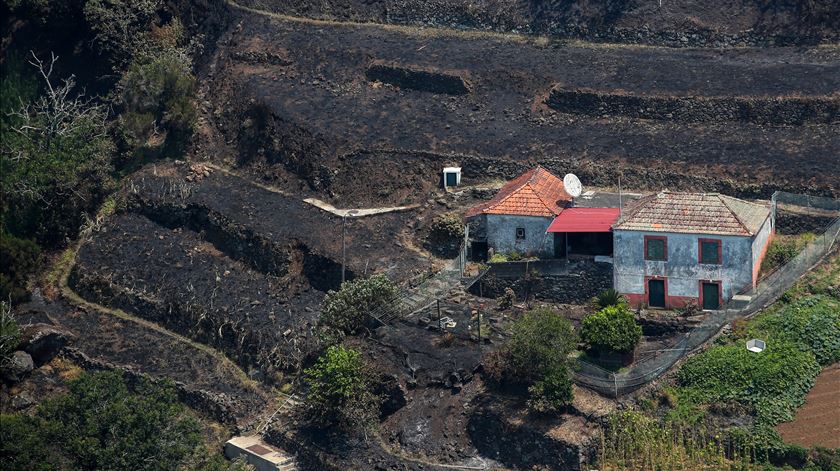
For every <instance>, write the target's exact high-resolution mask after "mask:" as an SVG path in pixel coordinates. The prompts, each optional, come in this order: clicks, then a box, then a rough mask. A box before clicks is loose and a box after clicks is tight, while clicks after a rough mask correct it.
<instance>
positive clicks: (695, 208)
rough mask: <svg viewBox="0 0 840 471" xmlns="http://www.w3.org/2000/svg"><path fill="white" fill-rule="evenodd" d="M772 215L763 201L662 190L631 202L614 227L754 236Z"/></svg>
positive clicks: (715, 194)
mask: <svg viewBox="0 0 840 471" xmlns="http://www.w3.org/2000/svg"><path fill="white" fill-rule="evenodd" d="M769 215H770V209H769V208H768V207H767V206H765V205H761V204H756V203H750V202H747V201H743V200H739V199H737V198H732V197H730V196H724V195H720V194H717V193H672V192H668V191H663V192H660V193H657V194H654V195H650V196H646V197H644V198H641V199H639V200H638V201H636V202H635V203H633V204H632V206H631V207H630V208H628V209H627V210H626V211H625V212H624V216H623V217H622V219H621V220H620V221H618V223H616V224H615V226H614V228H615V229H626V230H636V231H653V232H681V233H698V234H721V235H753V234H755V233H756V232H758V230H759V229H760V228H761V226H762V224H764V221H766V220H767V218H768V217H769Z"/></svg>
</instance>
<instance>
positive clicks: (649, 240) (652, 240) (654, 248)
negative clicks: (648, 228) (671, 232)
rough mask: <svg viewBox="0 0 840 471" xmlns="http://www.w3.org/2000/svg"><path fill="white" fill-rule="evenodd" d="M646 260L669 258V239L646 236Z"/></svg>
mask: <svg viewBox="0 0 840 471" xmlns="http://www.w3.org/2000/svg"><path fill="white" fill-rule="evenodd" d="M645 260H659V261H664V260H668V239H666V238H665V237H660V236H645Z"/></svg>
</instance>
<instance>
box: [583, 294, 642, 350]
mask: <svg viewBox="0 0 840 471" xmlns="http://www.w3.org/2000/svg"><path fill="white" fill-rule="evenodd" d="M580 338H581V340H583V341H584V342H586V344H587V345H589V347H590V348H592V349H594V350H598V351H601V352H620V353H626V352H630V351H632V350H633V349H634V348H636V344H637V343H639V339H641V338H642V328H641V327H640V326H639V325H638V324H636V319H635V317H634V316H633V313H632V312H631V311H630V310H629V309H628V308H627V306H626V305H624V304H619V305H613V306H608V307H605V308H603V309H601V310H600V311H598V312H596V313H594V314H590V315H589V316H587V317H585V318H584V319H583V322H581V328H580Z"/></svg>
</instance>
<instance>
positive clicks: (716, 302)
mask: <svg viewBox="0 0 840 471" xmlns="http://www.w3.org/2000/svg"><path fill="white" fill-rule="evenodd" d="M703 309H704V310H711V311H716V310H718V309H720V283H703Z"/></svg>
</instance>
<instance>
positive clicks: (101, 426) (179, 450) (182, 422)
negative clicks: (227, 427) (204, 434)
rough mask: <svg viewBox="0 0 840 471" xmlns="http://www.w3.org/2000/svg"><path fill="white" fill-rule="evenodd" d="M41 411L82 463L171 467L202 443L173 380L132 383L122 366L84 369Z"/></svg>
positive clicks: (59, 439) (85, 465)
mask: <svg viewBox="0 0 840 471" xmlns="http://www.w3.org/2000/svg"><path fill="white" fill-rule="evenodd" d="M69 389H70V391H69V393H68V394H66V395H63V396H59V397H57V398H55V399H52V400H49V401H47V402H45V403H44V404H43V405H42V406H41V408H40V410H39V412H38V415H39V416H40V417H42V418H43V419H44V420H46V421H47V422H48V423H49V428H48V432H52V433H50V441H55V442H57V443H59V444H60V446H61V449H62V450H63V451H64V453H65V454H66V455H67V456H70V457H73V460H74V461H75V462H76V464H77V465H78V466H79V467H81V468H82V469H91V470H93V469H115V470H116V469H133V470H150V471H151V470H161V471H163V470H170V469H177V468H178V467H179V465H180V464H181V463H182V462H183V461H184V460H185V459H186V458H188V457H190V456H191V454H192V453H193V451H194V450H195V449H196V447H198V446H199V445H200V444H201V434H200V429H199V426H198V422H197V421H196V420H195V419H192V418H190V417H187V416H185V412H186V411H185V408H184V406H183V405H181V404H180V403H179V402H178V394H177V392H176V390H175V387H174V385H172V384H171V383H165V384H154V383H151V382H149V381H147V380H140V381H138V382H137V384H136V385H134V387H133V391H132V390H130V389H129V387H128V385H127V384H126V381H125V378H123V375H122V374H121V373H119V372H102V373H95V374H90V375H83V376H81V377H80V378H78V379H77V380H74V381H72V382H71V383H70V385H69Z"/></svg>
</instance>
